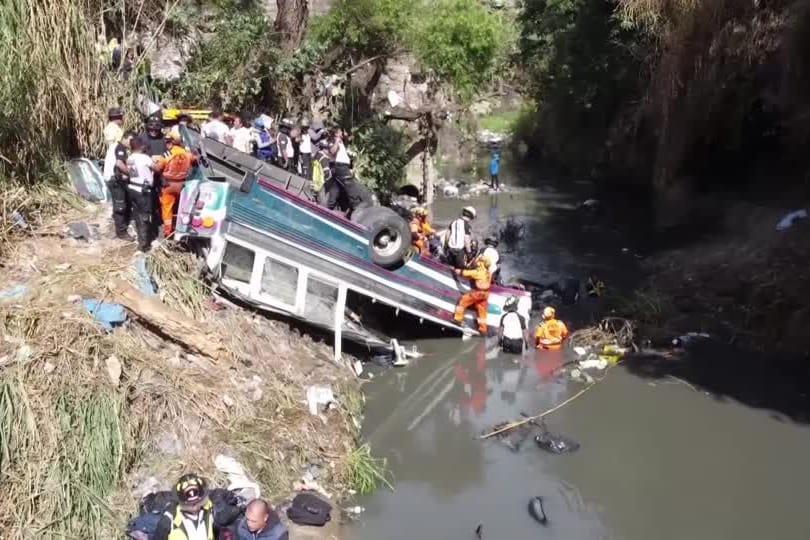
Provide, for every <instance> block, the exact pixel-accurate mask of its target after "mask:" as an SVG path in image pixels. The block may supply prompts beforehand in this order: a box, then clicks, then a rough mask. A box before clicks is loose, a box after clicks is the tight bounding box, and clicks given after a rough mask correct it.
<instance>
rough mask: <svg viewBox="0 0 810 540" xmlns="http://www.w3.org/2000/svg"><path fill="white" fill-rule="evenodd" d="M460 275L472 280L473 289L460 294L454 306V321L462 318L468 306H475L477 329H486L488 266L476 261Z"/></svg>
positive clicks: (482, 331)
mask: <svg viewBox="0 0 810 540" xmlns="http://www.w3.org/2000/svg"><path fill="white" fill-rule="evenodd" d="M461 275H462V276H463V277H466V278H470V280H472V282H473V287H474V288H473V290H471V291H470V292H467V293H464V294H462V295H461V298H459V300H458V305H457V306H456V313H455V316H454V317H453V318H454V319H455V321H456V322H461V321H463V320H464V312H465V311H467V308H468V307H475V310H476V312H477V315H478V331H479V332H481V333H482V334H483V333H486V331H487V304H488V303H489V287H490V285H491V284H492V275H490V273H489V268H488V267H487V266H486V265H484V264H482V263H478V265H476V267H475V268H474V269H472V270H462V271H461Z"/></svg>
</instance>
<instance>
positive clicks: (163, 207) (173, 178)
mask: <svg viewBox="0 0 810 540" xmlns="http://www.w3.org/2000/svg"><path fill="white" fill-rule="evenodd" d="M193 161H194V156H193V154H192V153H191V152H189V151H188V150H186V149H185V148H183V146H182V145H179V144H177V143H175V144H174V145H172V147H171V148H170V149H169V150H168V151H167V152H166V154H165V155H164V156H163V157H162V158H160V159H159V160H158V162H157V165H158V167H160V169H161V171H162V173H163V180H164V185H163V187H162V188H161V190H160V197H159V198H158V200H159V201H160V219H161V221H162V222H163V234H164V236H167V237H168V236H169V235H170V234H172V232H173V231H174V228H173V227H172V218H174V214H175V211H174V208H175V205H176V204H177V198H178V197H179V195H180V192H181V191H182V190H183V185H184V184H185V181H186V178H188V174H189V172H190V170H191V164H192V163H193Z"/></svg>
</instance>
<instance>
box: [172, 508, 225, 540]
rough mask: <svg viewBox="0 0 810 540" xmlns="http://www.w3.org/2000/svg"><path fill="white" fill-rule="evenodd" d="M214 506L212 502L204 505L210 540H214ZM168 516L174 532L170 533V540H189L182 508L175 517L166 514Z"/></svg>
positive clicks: (177, 509)
mask: <svg viewBox="0 0 810 540" xmlns="http://www.w3.org/2000/svg"><path fill="white" fill-rule="evenodd" d="M213 508H214V505H213V504H211V501H210V500H208V501H205V504H203V507H202V510H203V520H204V521H205V528H206V531H207V533H208V540H214V513H213V511H212V510H213ZM166 515H167V516H169V517H170V518H171V520H172V530H171V532H170V533H169V536H168V540H188V534H186V529H185V526H184V525H183V513H182V512H181V511H180V506H179V505H178V506H177V508H176V509H175V511H174V516H172V515H171V514H170V513H168V512H166Z"/></svg>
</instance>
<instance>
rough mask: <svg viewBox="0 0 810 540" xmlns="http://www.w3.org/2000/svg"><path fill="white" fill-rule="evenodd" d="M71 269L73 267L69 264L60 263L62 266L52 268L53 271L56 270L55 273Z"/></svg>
mask: <svg viewBox="0 0 810 540" xmlns="http://www.w3.org/2000/svg"><path fill="white" fill-rule="evenodd" d="M72 267H73V265H72V264H70V263H62V264H57V265H56V266H54V267H53V269H54V270H56V271H57V272H67V271H68V270H70V269H71V268H72Z"/></svg>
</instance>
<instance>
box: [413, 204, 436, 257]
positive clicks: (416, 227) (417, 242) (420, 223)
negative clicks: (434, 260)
mask: <svg viewBox="0 0 810 540" xmlns="http://www.w3.org/2000/svg"><path fill="white" fill-rule="evenodd" d="M411 215H412V216H413V217H412V218H411V243H412V244H413V247H415V248H416V249H418V250H419V253H421V254H422V255H424V256H428V255H430V242H429V240H430V237H431V236H433V234H435V233H436V231H435V230H434V229H433V227H431V226H430V223H428V220H427V218H428V212H427V210H425V209H424V208H422V207H418V208H414V209H413V210H412V211H411Z"/></svg>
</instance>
